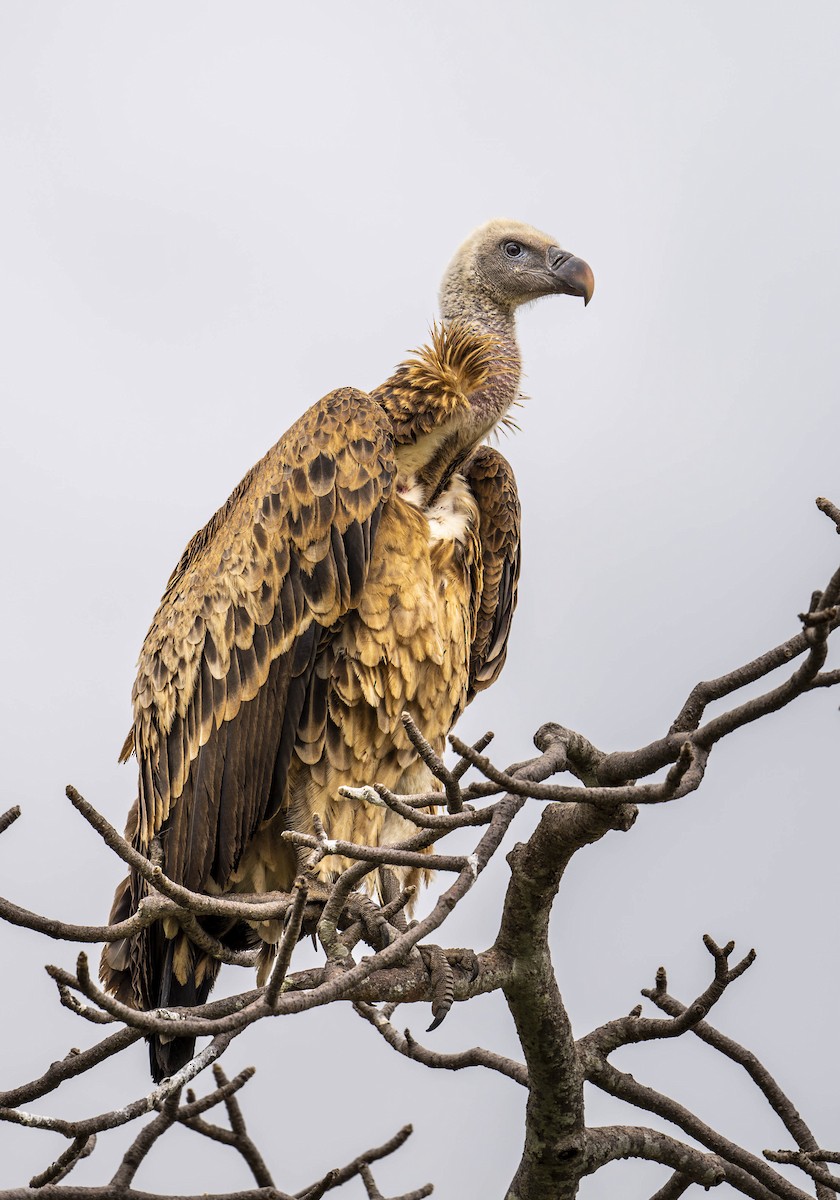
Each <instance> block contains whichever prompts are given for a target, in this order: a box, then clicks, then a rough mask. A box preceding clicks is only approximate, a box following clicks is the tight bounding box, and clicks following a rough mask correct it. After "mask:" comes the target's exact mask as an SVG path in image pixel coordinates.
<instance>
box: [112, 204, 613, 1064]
mask: <svg viewBox="0 0 840 1200" xmlns="http://www.w3.org/2000/svg"><path fill="white" fill-rule="evenodd" d="M592 289H593V279H592V272H591V271H590V269H589V267H588V266H587V265H586V263H584V262H582V261H581V260H580V259H578V258H574V257H573V256H572V255H570V254H568V253H567V252H566V251H563V250H560V249H559V247H558V246H557V245H556V243H555V242H554V240H553V239H552V238H550V237H548V236H546V235H545V234H542V233H539V232H538V231H537V230H535V229H532V228H530V227H529V226H527V225H522V224H520V223H518V222H512V221H491V222H490V223H489V224H487V225H484V226H482V227H481V228H480V229H478V230H476V231H475V233H473V234H472V236H471V237H470V238H469V239H468V240H467V241H466V242H465V243H464V245H463V246H462V247H461V249H460V250H459V251H458V253H457V254H456V256H455V258H454V259H453V261H452V263H451V264H450V266H449V268H448V270H447V272H446V274H445V276H444V280H443V284H442V288H441V317H442V321H441V324H440V325H439V326H436V327H435V328H434V330H433V333H432V337H431V341H430V344H429V345H428V346H425V347H424V348H422V349H421V350H419V351H417V352H416V354H415V355H414V356H413V357H411V358H409V359H408V360H407V361H406V362H404V363H403V364H402V365H401V366H399V367H398V368H397V370H396V371H395V373H394V374H393V375H392V376H391V378H390V379H388V380H387V381H386V382H385V383H383V384H382V385H381V386H380V387H378V388H376V389H375V390H374V391H373V392H371V393H370V394H369V395H368V394H366V393H364V392H360V391H357V390H356V389H354V388H349V387H345V388H339V389H338V390H336V391H334V392H331V393H330V394H329V395H328V396H325V397H324V398H323V399H322V400H319V401H318V403H317V404H315V405H313V406H312V408H310V409H309V410H308V411H307V412H305V413H304V414H303V416H302V417H301V418H300V419H299V420H298V421H297V422H296V423H295V424H294V425H293V426H292V427H291V429H289V430H288V432H287V433H285V434H284V435H283V437H281V438H280V440H279V442H277V444H276V445H275V446H273V447H272V448H271V450H269V451H268V453H267V454H266V455H265V457H264V458H262V459H261V460H260V461H259V462H258V463H257V464H256V465H255V466H254V467H253V468H252V469H251V470H250V471H249V472H248V474H247V475H246V476H245V478H244V479H243V480H242V482H241V483H240V484H239V486H238V487H237V488H236V489H235V490H234V492H233V494H232V495H231V496H230V498H229V499H228V500H227V502H226V503H225V504H224V505H223V506H222V507H221V508H220V509H219V511H218V512H217V513H215V515H214V516H213V517H211V519H210V521H209V522H208V523H207V525H205V526H204V528H203V529H201V530H199V532H198V533H197V534H196V535H195V537H193V539H192V541H191V542H190V543H189V545H188V546H187V548H186V550H185V551H184V553H183V555H182V556H181V560H180V562H179V563H178V565H177V566H176V567H175V570H174V571H173V572H172V575H171V577H170V579H169V582H168V584H167V586H166V591H165V592H164V595H163V599H162V600H161V602H160V606H159V608H158V610H157V612H156V614H155V616H154V619H153V621H152V625H151V628H150V629H149V632H148V634H147V635H146V640H145V642H144V643H143V648H142V650H141V652H140V659H139V664H138V672H137V679H136V682H135V684H134V690H133V697H132V698H133V706H134V723H133V726H132V729H131V732H130V734H129V736H128V739H127V740H126V743H125V746H124V748H123V755H122V757H123V759H127V758H128V757H130V756H131V755H132V754H134V755H136V758H137V762H138V764H139V791H138V797H137V801H136V803H135V805H134V807H133V808H132V811H131V814H130V816H129V822H128V829H127V836H128V837H129V838H130V839H131V841H132V843H133V845H134V846H135V847H136V848H137V849H138V850H140V851H142V852H143V853H146V854H148V853H149V852H150V850H151V845H152V841H153V839H158V842H159V845H160V849H161V853H162V869H163V871H164V872H165V874H166V875H167V876H168V877H169V878H170V879H173V880H175V881H176V882H177V883H180V884H183V885H184V886H186V887H188V888H191V889H192V890H194V891H198V892H204V893H208V894H220V893H224V892H237V891H238V892H248V893H259V892H266V891H273V890H288V889H289V888H290V887H291V885H292V883H293V881H294V878H295V875H296V873H297V870H298V863H297V856H296V854H295V852H294V850H293V848H292V847H291V846H290V845H289V843H288V842H286V841H284V840H283V839H282V838H281V836H280V835H281V834H282V832H283V831H284V830H285V829H295V830H299V831H302V832H305V833H312V832H313V826H312V816H313V813H318V814H319V815H320V817H321V819H322V821H323V823H324V827H325V829H326V833H327V836H328V837H331V838H337V839H344V840H347V841H351V842H357V843H365V844H368V845H378V844H383V843H389V842H393V841H398V840H400V839H402V838H404V837H405V836H406V835H407V834H409V833H410V832H413V828H412V827H409V826H408V825H407V824H406V823H405V822H404V821H403V819H402V818H401V817H399V816H397V815H396V814H395V813H393V812H391V811H389V810H387V809H384V808H381V807H378V806H374V805H370V804H364V803H362V802H352V801H348V800H344V799H342V798H341V797H340V796H339V794H338V789H339V787H341V786H342V785H347V786H361V785H363V784H370V783H373V782H379V783H383V784H385V785H386V786H387V787H389V788H391V789H392V790H394V791H395V792H397V793H400V794H412V793H417V792H427V791H431V790H434V789H436V788H437V787H438V786H439V785H438V784H437V783H436V781H435V780H434V779H433V778H432V777H431V775H430V773H429V771H428V768H427V767H426V766H425V765H424V764H423V763H422V761H421V760H420V759H419V758H418V756H417V753H416V751H415V749H414V747H413V746H412V745H411V743H410V742H409V740H408V738H407V736H406V733H405V730H404V728H403V726H402V723H401V719H400V718H401V714H402V713H403V712H404V711H408V712H409V713H410V714H411V715H412V716H413V717H414V719H415V721H416V722H417V724H418V725H419V727H420V728H421V729H422V730H423V732H424V734H425V736H426V737H427V739H428V740H429V742H430V743H431V744H432V746H433V747H434V748H435V750H437V751H438V752H441V753H442V751H443V748H444V744H445V739H446V735H447V734H448V732H449V731H450V729H451V728H452V726H453V724H454V722H455V721H456V720H457V718H458V716H459V714H460V713H461V712H462V711H463V709H464V707H465V705H466V704H468V703H469V702H470V700H471V699H472V698H473V697H474V696H475V694H476V693H477V692H479V691H481V690H482V689H483V688H485V687H488V686H489V685H490V684H491V683H492V682H493V681H494V680H495V679H496V677H497V676H498V674H499V672H500V671H501V669H502V666H503V664H504V661H505V654H506V651H507V640H508V632H509V630H510V624H511V619H512V616H513V611H514V608H515V606H516V590H517V581H518V577H519V501H518V498H517V493H516V482H515V480H514V476H513V472H512V471H511V468H510V466H509V465H508V463H507V462H506V461H505V459H504V458H503V457H502V456H501V454H499V453H498V451H497V450H495V449H493V448H491V447H490V446H488V445H486V444H484V439H485V438H486V437H487V436H488V435H489V434H490V433H491V432H492V431H493V429H494V428H495V427H496V426H497V425H498V424H499V423H500V422H503V421H504V420H505V419H506V414H507V413H508V410H509V408H510V406H511V405H512V404H514V403H515V402H516V400H517V398H518V395H519V378H520V357H519V349H518V346H517V342H516V336H515V330H514V314H515V310H516V308H517V307H518V305H520V304H522V303H524V302H527V301H530V300H534V299H537V298H538V297H540V296H546V295H551V294H563V293H565V294H568V295H573V296H582V297H583V298H584V300H585V301H587V302H588V300H589V298H590V296H591V294H592ZM346 865H347V864H346V862H344V861H342V860H341V859H340V858H337V856H330V857H327V858H325V859H323V860H322V861H321V862H320V864H319V865H318V867H317V868H316V871H317V873H318V874H319V875H320V876H321V877H322V878H324V879H329V878H331V877H333V876H334V875H335V873H336V872H338V871H340V870H342V869H343V867H344V866H346ZM398 874H399V872H398ZM424 874H425V872H422V871H419V870H417V869H416V868H415V869H408V868H406V869H404V870H403V871H402V873H401V882H402V883H403V884H405V883H409V882H415V883H416V882H419V881H420V879H421V877H422V876H423V875H424ZM146 894H147V885H146V883H145V882H144V880H143V879H142V878H141V877H139V876H138V875H137V874H136V873H132V874H131V875H130V876H129V878H128V879H126V880H125V881H124V882H123V883H122V884H121V885H120V886H119V888H118V889H117V893H116V896H115V899H114V906H113V910H112V913H111V920H112V921H119V920H122V919H124V918H125V917H127V916H129V915H130V914H131V913H132V912H134V911H135V910H136V908H137V906H138V904H139V903H140V901H141V900H142V899H143V897H144V895H146ZM277 924H278V923H276V922H268V923H265V924H263V925H260V926H258V927H257V929H256V931H254V930H251V929H249V928H243V927H242V926H236V925H233V924H232V923H231V924H229V925H223V923H222V922H221V921H219V920H218V919H216V920H209V919H208V920H206V921H205V925H206V928H207V929H208V932H210V933H212V934H213V935H214V936H215V937H220V938H222V939H223V940H224V941H226V942H227V943H229V944H231V945H243V944H245V943H246V942H247V941H249V940H250V941H254V940H256V939H257V938H260V939H262V943H261V944H262V945H263V947H264V950H263V952H262V953H261V956H260V957H261V963H262V965H261V970H260V977H261V978H264V977H265V974H266V971H267V970H268V969H269V967H270V964H271V961H272V953H273V944H274V943H275V942H276V940H277V939H278V937H279V933H280V930H279V928H278V927H277ZM218 966H219V964H218V962H217V961H216V960H215V959H213V958H212V957H210V956H208V955H207V954H206V953H204V952H203V951H202V950H200V949H199V948H198V947H196V946H195V945H194V944H193V943H192V942H191V941H190V940H189V938H188V937H187V935H186V934H185V933H184V932H183V931H182V930H181V929H180V927H179V926H178V925H177V923H176V922H174V921H171V920H170V921H168V922H167V921H164V922H163V923H156V924H154V925H152V926H150V927H148V928H146V929H144V930H142V931H141V932H140V933H138V934H136V935H134V936H132V937H130V938H127V939H125V940H123V941H119V942H114V943H111V944H109V945H107V946H106V948H105V950H104V952H103V956H102V965H101V969H100V974H101V977H102V980H103V982H104V984H105V985H106V987H107V988H108V989H109V990H110V991H111V992H112V993H113V994H114V995H116V996H118V997H119V998H120V999H121V1000H123V1001H124V1002H126V1003H128V1004H131V1005H134V1006H136V1007H138V1008H142V1009H153V1008H158V1007H169V1006H178V1005H188V1006H189V1005H195V1004H201V1003H203V1002H204V1001H205V1000H206V998H207V996H208V994H209V992H210V988H211V987H212V985H213V981H214V979H215V977H216V974H217V972H218ZM192 1052H193V1042H192V1040H191V1039H188V1038H173V1039H170V1040H168V1041H163V1040H162V1039H160V1038H158V1037H152V1038H151V1039H150V1053H151V1066H152V1073H153V1075H154V1077H155V1079H157V1080H160V1079H162V1078H164V1077H165V1076H167V1075H170V1074H172V1072H173V1071H175V1070H177V1069H178V1068H179V1067H180V1066H182V1065H183V1064H184V1063H186V1062H187V1061H188V1060H189V1058H190V1056H191V1055H192Z"/></svg>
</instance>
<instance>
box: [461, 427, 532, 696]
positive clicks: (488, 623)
mask: <svg viewBox="0 0 840 1200" xmlns="http://www.w3.org/2000/svg"><path fill="white" fill-rule="evenodd" d="M461 470H462V473H463V475H464V477H465V478H466V480H467V483H468V484H469V487H470V490H471V491H472V493H473V495H474V496H475V499H476V502H477V504H478V509H479V514H480V521H479V541H480V542H481V558H482V568H483V572H482V573H483V579H482V585H481V588H480V590H479V591H477V592H476V594H475V595H474V596H473V606H474V617H475V637H474V640H473V644H472V648H471V651H470V682H469V691H468V701H469V700H472V699H473V697H474V696H475V694H476V693H477V692H480V691H482V690H483V689H484V688H486V687H489V686H490V684H491V683H493V682H494V680H495V679H496V678H497V677H498V675H499V672H500V671H501V669H502V667H503V666H504V663H505V657H506V655H507V642H508V634H509V633H510V627H511V622H512V620H513V612H514V609H515V608H516V597H517V585H518V581H519V567H520V536H519V530H520V507H519V496H518V494H517V491H516V480H515V479H514V476H513V471H512V470H511V468H510V464H509V463H508V462H507V461H506V459H504V458H503V457H502V455H501V454H499V452H498V451H497V450H495V449H493V447H491V446H479V447H478V448H477V449H476V450H475V451H474V452H473V453H472V454H471V455H470V457H469V458H468V459H467V461H466V463H465V464H464V466H463V467H462V468H461Z"/></svg>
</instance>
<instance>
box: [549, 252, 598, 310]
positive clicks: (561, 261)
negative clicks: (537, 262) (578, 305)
mask: <svg viewBox="0 0 840 1200" xmlns="http://www.w3.org/2000/svg"><path fill="white" fill-rule="evenodd" d="M546 258H547V260H548V261H547V266H548V269H549V271H550V272H551V276H552V279H553V280H554V291H555V292H560V293H562V294H564V295H566V296H583V303H584V305H586V304H588V303H589V301H590V300H591V299H592V293H593V292H594V291H595V276H594V275H593V274H592V268H591V267H590V266H589V264H588V263H585V262H584V261H583V259H582V258H575V256H574V255H573V254H569V252H568V250H561V249H560V247H559V246H551V247H549V250H548V254H547V255H546Z"/></svg>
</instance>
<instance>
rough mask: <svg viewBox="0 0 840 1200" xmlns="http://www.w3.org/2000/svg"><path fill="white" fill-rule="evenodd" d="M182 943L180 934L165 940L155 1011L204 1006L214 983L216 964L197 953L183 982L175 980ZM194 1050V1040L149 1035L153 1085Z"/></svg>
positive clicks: (184, 940) (181, 1063)
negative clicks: (195, 959)
mask: <svg viewBox="0 0 840 1200" xmlns="http://www.w3.org/2000/svg"><path fill="white" fill-rule="evenodd" d="M185 942H186V938H185V937H184V935H183V934H181V935H179V936H176V937H174V938H167V940H166V943H165V954H164V959H163V966H162V970H161V972H160V980H159V985H158V1004H157V1007H158V1008H182V1007H183V1008H194V1007H196V1006H197V1005H199V1004H204V1003H205V1001H206V1000H207V997H208V996H209V995H210V989H211V988H212V986H213V984H214V983H215V980H216V975H217V974H218V970H219V964H218V963H217V962H215V961H213V960H212V959H208V958H207V956H206V955H203V954H200V953H199V955H198V956H197V961H196V962H194V963H193V964H192V966H191V968H190V969H189V970H188V971H187V972H186V973H185V980H184V982H183V983H182V982H181V981H180V980H179V979H178V975H177V974H176V967H175V960H176V957H177V958H182V956H183V954H184V951H185V948H186V947H185V944H184V943H185ZM178 973H179V974H181V973H182V971H180V970H179V972H178ZM197 977H200V980H201V981H200V982H197ZM194 1051H195V1038H192V1037H172V1038H167V1037H163V1036H161V1035H160V1034H157V1033H154V1034H152V1035H151V1037H150V1038H149V1065H150V1066H151V1069H152V1078H153V1079H154V1081H155V1083H160V1082H161V1080H163V1079H166V1078H167V1077H168V1076H170V1075H174V1074H175V1072H176V1071H179V1070H180V1069H181V1067H183V1066H186V1064H187V1063H188V1062H189V1061H190V1059H191V1058H192V1056H193V1053H194Z"/></svg>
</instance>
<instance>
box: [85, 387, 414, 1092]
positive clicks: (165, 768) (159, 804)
mask: <svg viewBox="0 0 840 1200" xmlns="http://www.w3.org/2000/svg"><path fill="white" fill-rule="evenodd" d="M395 470H396V468H395V463H394V454H393V435H392V432H391V423H390V421H389V420H388V417H387V416H386V414H385V413H384V411H383V409H382V407H381V405H380V404H378V403H376V401H374V400H372V399H371V398H370V397H369V396H367V395H365V394H364V393H363V392H359V391H356V390H354V389H352V388H343V389H340V390H338V391H334V392H331V393H330V394H329V395H328V396H326V397H325V398H324V399H323V400H321V401H319V403H318V404H316V405H314V406H313V407H312V408H310V409H309V411H308V412H306V413H305V414H304V415H303V417H301V419H300V420H299V421H297V422H296V423H295V424H294V425H293V426H292V428H291V429H290V430H289V431H288V433H286V434H285V435H284V436H283V437H282V438H281V439H280V441H279V442H278V443H277V444H276V445H275V446H274V447H273V448H272V449H271V450H270V451H269V452H268V454H266V456H265V457H264V458H263V459H261V460H260V462H258V463H257V464H256V466H254V467H253V468H252V470H251V471H249V472H248V474H247V475H246V476H245V478H244V479H243V480H242V482H241V483H240V484H239V486H238V487H237V488H236V489H235V491H234V492H233V494H232V495H231V497H230V499H229V500H228V501H227V503H226V504H225V505H224V506H223V507H222V508H220V509H219V511H218V512H217V513H216V514H215V515H214V516H213V517H212V518H211V520H210V521H209V522H208V524H207V525H206V526H205V527H204V528H203V529H202V530H200V531H199V532H198V533H197V534H196V535H195V537H194V538H193V539H192V541H191V542H190V543H189V545H188V546H187V548H186V550H185V551H184V554H183V555H182V557H181V561H180V562H179V563H178V565H177V567H176V568H175V570H174V572H173V573H172V576H171V578H170V580H169V583H168V585H167V588H166V592H165V593H164V596H163V599H162V601H161V603H160V607H159V608H158V611H157V613H156V614H155V618H154V620H153V622H152V626H151V628H150V630H149V632H148V634H147V636H146V640H145V642H144V644H143V649H142V651H141V654H140V661H139V669H138V674H137V680H136V683H135V685H134V692H133V702H134V726H133V728H132V731H131V733H130V734H129V737H128V739H127V741H126V744H125V747H124V748H123V758H124V759H125V758H127V757H129V755H130V754H131V753H132V751H133V752H134V753H135V754H136V755H137V759H138V762H139V765H140V784H139V797H138V803H137V805H136V806H135V809H134V813H133V818H130V825H131V824H133V826H134V827H133V828H130V829H129V831H128V833H129V836H132V837H133V840H134V844H135V845H136V846H138V847H139V848H140V849H142V850H147V849H148V847H149V846H150V844H151V841H152V839H153V838H154V837H156V836H158V837H159V838H160V842H161V846H162V850H163V861H162V867H163V870H164V872H165V873H166V874H167V875H168V876H169V877H170V878H171V879H174V880H175V881H177V882H178V883H182V884H184V885H185V886H187V887H189V888H192V889H193V890H196V891H210V892H213V891H216V890H218V889H220V888H223V887H224V886H225V884H226V883H227V881H228V880H229V878H230V875H231V873H232V872H233V871H235V869H236V867H237V864H238V862H239V860H240V857H241V855H242V852H243V850H244V849H245V847H246V846H247V844H248V842H249V841H250V839H251V838H252V837H253V835H254V834H255V833H256V831H257V829H258V828H259V827H260V826H261V825H262V824H263V823H264V822H265V821H266V820H268V819H269V818H270V817H272V816H273V815H274V814H275V813H276V812H277V811H278V810H279V809H280V807H281V806H282V805H283V803H284V801H285V798H286V797H285V791H286V775H287V772H288V768H289V763H290V759H291V754H292V748H293V745H294V740H295V733H296V730H297V725H298V721H299V718H300V714H301V709H302V707H303V704H304V700H305V696H306V692H307V688H308V684H309V678H310V675H311V673H312V670H313V665H314V661H315V654H316V651H317V648H318V643H319V639H320V636H321V634H322V632H323V630H324V629H326V628H328V627H329V626H331V625H333V624H335V622H336V621H338V620H339V619H340V617H341V616H342V615H343V614H344V613H346V612H347V611H348V610H350V609H352V608H353V607H354V606H356V605H357V604H358V602H359V598H360V596H361V593H362V590H363V588H364V586H365V580H366V576H367V572H368V567H369V564H370V558H371V547H372V545H373V540H374V538H375V535H376V529H377V525H378V523H379V517H380V513H381V510H382V505H383V504H384V503H385V501H386V500H387V498H388V496H389V495H390V492H391V488H392V484H393V480H394V475H395ZM292 869H294V868H292ZM142 892H143V885H142V883H141V881H140V880H139V879H137V878H132V879H130V880H128V881H126V883H125V884H123V885H121V888H120V889H118V891H117V896H116V898H115V903H114V910H113V914H112V915H113V916H114V917H118V916H119V915H121V914H124V915H127V914H128V912H130V911H131V910H132V909H133V908H134V907H136V904H137V902H138V900H139V897H140V896H141V895H142ZM169 932H175V931H174V930H172V931H169ZM176 941H177V947H176V946H175V945H174V944H173V942H171V941H168V944H166V945H165V944H164V938H163V935H162V931H161V930H160V928H159V926H157V925H155V926H152V927H151V928H150V929H149V930H147V931H144V935H143V936H141V937H138V938H135V939H132V940H131V941H130V942H129V943H119V942H116V943H112V944H111V945H110V946H108V947H106V950H105V953H104V956H103V966H102V976H103V979H104V980H105V982H106V984H107V985H108V986H109V987H110V988H111V989H112V990H114V991H115V992H116V994H117V995H121V996H122V997H123V998H126V999H127V998H128V997H129V996H131V995H133V996H134V997H135V999H134V1001H133V1002H134V1003H137V1002H139V1003H140V1004H141V1006H142V1007H144V1008H148V1007H156V1006H157V1005H160V1004H177V1003H187V1004H189V1003H193V1004H194V1003H196V1002H200V997H201V994H202V993H203V995H205V996H206V994H207V991H208V990H209V986H210V983H211V982H212V980H211V979H210V978H207V979H206V980H205V979H204V972H205V969H206V970H207V974H208V975H210V974H211V973H212V975H215V969H216V967H217V964H213V966H212V967H209V966H208V967H206V968H205V966H204V965H201V964H195V965H194V964H193V962H192V949H191V947H190V945H189V943H188V941H187V939H186V938H178V939H176ZM173 955H174V961H173ZM196 969H198V974H199V975H201V976H202V978H200V979H196V978H195V975H196ZM179 985H180V986H179ZM188 1048H189V1046H188V1044H187V1045H185V1049H188ZM179 1057H180V1055H179ZM187 1057H189V1054H187ZM153 1059H154V1047H153ZM184 1061H185V1060H184ZM171 1065H172V1062H171V1061H170V1062H169V1063H168V1064H159V1067H158V1073H159V1071H160V1070H165V1069H166V1067H167V1066H171Z"/></svg>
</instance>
